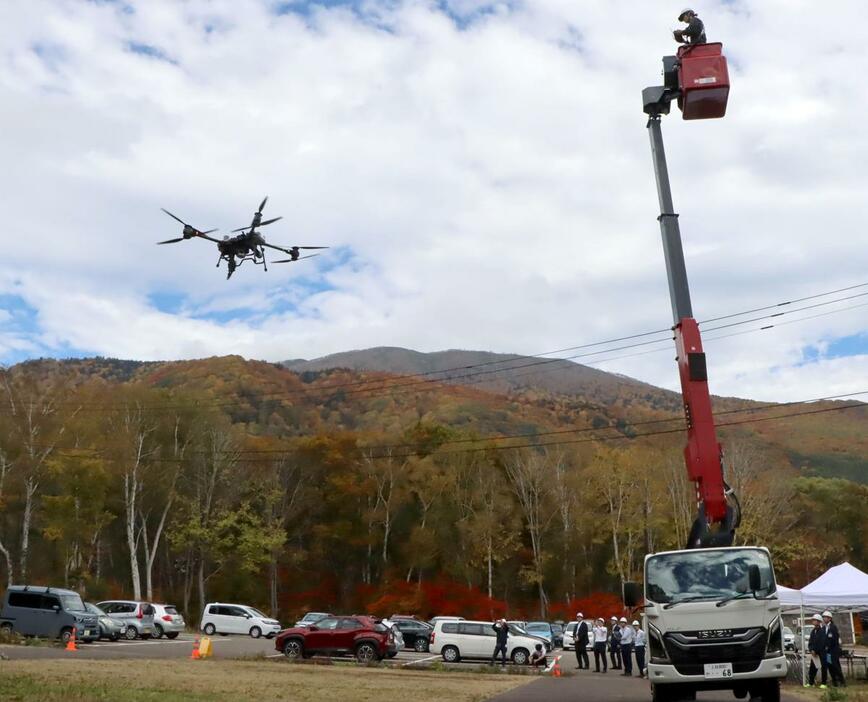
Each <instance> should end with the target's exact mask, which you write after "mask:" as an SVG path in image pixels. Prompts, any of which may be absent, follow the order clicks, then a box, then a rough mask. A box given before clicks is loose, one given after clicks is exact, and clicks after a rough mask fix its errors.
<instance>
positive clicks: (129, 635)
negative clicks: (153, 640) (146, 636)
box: [124, 626, 139, 641]
mask: <svg viewBox="0 0 868 702" xmlns="http://www.w3.org/2000/svg"><path fill="white" fill-rule="evenodd" d="M124 638H125V639H126V640H127V641H134V640H135V639H137V638H139V632H138V631H137V630H136V627H134V626H128V627H127V628H126V630H124Z"/></svg>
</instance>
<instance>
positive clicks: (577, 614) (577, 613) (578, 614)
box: [576, 612, 585, 621]
mask: <svg viewBox="0 0 868 702" xmlns="http://www.w3.org/2000/svg"><path fill="white" fill-rule="evenodd" d="M584 618H585V615H584V614H582V613H581V612H576V619H578V620H579V621H582V619H584Z"/></svg>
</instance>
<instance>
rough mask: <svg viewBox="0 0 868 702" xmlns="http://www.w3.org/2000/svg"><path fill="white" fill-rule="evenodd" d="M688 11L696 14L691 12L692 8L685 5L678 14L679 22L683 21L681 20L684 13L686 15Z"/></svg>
mask: <svg viewBox="0 0 868 702" xmlns="http://www.w3.org/2000/svg"><path fill="white" fill-rule="evenodd" d="M688 12H690V13H692V14H694V15H695V14H696V13H695V12H693V10H692V9H690V8H689V7H685V8H684V9H683V10H681V13H680V14H679V15H678V21H679V22H683V21H684V15H686V14H687V13H688Z"/></svg>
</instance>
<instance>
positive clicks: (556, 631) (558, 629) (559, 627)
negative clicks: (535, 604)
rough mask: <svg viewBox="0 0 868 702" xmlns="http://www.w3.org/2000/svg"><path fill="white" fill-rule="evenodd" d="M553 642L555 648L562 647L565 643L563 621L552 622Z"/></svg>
mask: <svg viewBox="0 0 868 702" xmlns="http://www.w3.org/2000/svg"><path fill="white" fill-rule="evenodd" d="M552 636H553V637H554V638H553V639H552V644H554V647H555V648H561V647H563V645H564V625H563V623H561V622H553V623H552Z"/></svg>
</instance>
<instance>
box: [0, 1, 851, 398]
mask: <svg viewBox="0 0 868 702" xmlns="http://www.w3.org/2000/svg"><path fill="white" fill-rule="evenodd" d="M848 8H849V10H848ZM697 9H698V10H699V12H700V14H701V16H702V17H703V18H704V20H705V21H706V24H707V28H708V31H709V36H710V37H712V38H718V39H722V40H723V41H724V46H725V51H726V53H727V56H728V58H729V61H730V72H731V77H732V82H733V90H732V94H731V98H730V105H729V110H728V113H727V116H726V118H725V119H724V120H719V121H707V122H682V121H681V120H680V119H679V117H678V115H677V114H673V115H670V116H669V117H668V118H666V123H665V125H664V135H665V138H666V140H667V153H668V156H669V159H670V170H671V173H672V181H673V182H672V185H673V191H674V194H675V200H676V209H677V210H678V211H679V213H680V215H681V219H680V222H681V228H682V234H683V236H684V241H685V253H686V256H687V265H688V271H689V276H690V280H691V285H692V292H693V301H694V310H695V313H696V315H697V317H698V318H701V319H702V318H709V317H715V316H719V315H725V314H729V313H732V312H737V311H741V310H748V309H752V308H755V307H759V306H764V305H769V304H774V303H777V302H781V301H784V300H790V299H794V298H799V297H803V296H809V295H814V294H817V293H822V292H826V291H830V290H834V289H838V288H843V287H845V286H849V285H857V284H859V283H863V282H868V276H866V273H865V271H866V270H868V249H866V247H865V246H864V245H863V244H862V242H861V238H860V237H859V236H858V234H854V232H859V231H861V230H862V228H863V226H864V225H863V223H864V221H865V218H866V215H868V212H866V209H868V204H866V200H865V197H864V192H865V191H866V188H868V182H866V181H868V175H866V174H865V173H864V169H863V168H862V167H861V163H862V162H863V161H864V158H862V155H864V154H868V136H865V135H864V134H863V133H864V129H863V125H862V123H861V121H860V120H861V117H860V115H861V114H863V113H864V112H865V111H866V110H868V96H866V95H863V94H862V93H859V92H858V91H857V92H856V93H854V92H853V90H852V86H851V85H849V83H848V82H847V80H846V78H845V76H846V75H847V73H848V72H851V73H852V71H854V70H857V69H858V68H859V67H864V68H868V49H866V48H865V47H868V42H862V41H861V40H859V41H847V42H846V43H842V42H841V41H840V40H839V39H838V38H837V37H835V36H834V35H831V34H830V35H828V36H827V35H826V34H824V33H820V34H818V33H817V32H816V31H814V30H813V29H812V27H815V26H825V25H826V23H827V18H826V17H825V14H824V11H823V8H821V7H813V6H803V7H802V8H801V10H800V11H799V12H794V11H792V10H791V8H790V7H789V6H788V5H786V4H781V3H774V2H772V3H769V2H768V1H767V0H762V1H761V0H743V1H742V2H738V3H722V2H716V1H713V0H709V1H708V2H703V3H701V4H700V5H699V6H698V8H697ZM861 9H862V7H861V5H858V4H856V3H855V2H845V3H844V4H843V5H842V11H843V14H844V15H845V16H846V15H848V13H849V14H850V15H854V16H855V14H858V13H859V12H861ZM673 14H674V13H673V10H672V6H671V4H670V3H668V2H663V0H659V1H658V0H655V1H654V2H648V3H641V4H637V3H632V2H630V3H628V2H626V0H624V1H620V0H611V1H608V2H586V3H585V2H583V3H562V2H559V1H558V0H536V1H535V2H533V3H520V2H504V3H488V2H476V1H474V0H454V1H450V2H436V1H433V0H432V1H431V2H420V1H400V0H384V1H380V0H367V1H365V2H356V3H347V2H320V3H281V2H275V1H274V0H232V1H230V0H214V1H208V0H189V1H188V2H185V3H177V2H174V0H149V1H148V2H142V1H130V2H89V3H66V2H56V1H54V0H32V1H30V0H28V1H26V2H25V0H14V1H13V2H12V3H9V4H4V5H0V40H2V41H3V43H4V47H5V53H4V56H3V59H2V60H3V62H4V66H3V69H4V70H2V71H0V100H2V101H3V104H4V110H3V111H2V113H0V128H2V129H3V132H4V134H7V135H8V134H14V135H15V137H14V139H13V138H7V139H5V140H2V141H0V158H3V160H4V162H5V163H14V164H17V167H16V168H13V169H6V170H5V171H4V172H3V173H0V188H2V191H3V193H4V201H6V202H9V203H13V204H14V207H13V208H11V211H10V212H9V213H8V215H7V217H6V220H5V223H4V226H6V227H7V229H6V231H5V234H6V236H5V237H4V243H5V244H6V246H5V247H4V259H3V262H2V263H0V302H2V305H0V362H3V363H14V362H17V361H20V360H24V359H26V358H29V357H32V356H37V355H51V356H67V355H82V354H100V355H105V356H115V357H122V358H139V359H168V358H195V357H200V356H205V355H218V354H227V353H237V354H241V355H244V356H247V357H251V358H264V359H267V360H274V361H277V360H282V359H285V358H298V357H306V358H311V357H316V356H319V355H324V354H328V353H334V352H339V351H344V350H347V349H352V348H365V347H370V346H378V345H390V346H406V347H411V348H416V349H419V350H423V351H433V350H440V349H445V348H468V349H486V350H493V351H501V352H518V353H538V352H541V351H546V350H548V349H554V348H563V347H567V346H573V345H578V344H582V343H588V342H593V341H597V340H600V339H606V338H612V337H616V336H624V335H628V334H632V333H637V332H643V331H646V330H649V329H657V328H661V327H664V326H667V325H668V324H669V323H671V322H670V319H669V303H668V299H667V286H666V280H665V270H664V267H663V261H662V253H661V250H660V241H659V231H658V226H657V222H656V216H657V214H658V212H657V208H656V197H655V192H654V184H653V175H652V173H651V169H650V156H649V153H648V142H647V133H646V130H645V119H644V116H643V115H642V113H641V109H640V102H639V94H640V91H641V89H642V88H643V87H645V86H646V85H649V84H651V83H653V82H654V81H655V80H657V78H658V76H659V70H660V69H659V66H660V57H661V56H662V55H664V54H666V53H669V52H671V51H672V50H673V49H674V44H673V42H672V41H671V31H672V29H674V28H675V27H676V26H677V21H676V18H675V17H674V16H673ZM613 17H614V18H617V26H618V27H619V28H620V31H618V32H613V31H612V27H613ZM861 31H863V30H862V28H861V26H860V28H859V29H858V32H861ZM577 38H578V40H577ZM866 38H868V37H866ZM577 41H580V44H581V51H576V46H577ZM805 45H810V46H811V47H812V59H811V62H810V63H809V64H807V65H806V64H804V63H798V62H795V63H794V62H793V61H792V60H791V57H792V55H793V51H792V47H793V46H805ZM797 63H798V65H797ZM842 67H847V70H846V71H845V70H842ZM769 76H775V80H774V81H773V82H772V83H771V84H770V82H769V80H768V77H769ZM264 193H268V194H269V201H268V205H267V209H266V210H265V212H266V214H267V215H268V216H278V215H281V216H283V219H282V220H280V221H279V222H276V223H274V224H273V225H270V226H269V227H268V228H267V229H266V230H265V233H266V236H267V238H268V240H269V241H272V242H275V243H278V244H280V245H284V246H290V245H328V246H331V247H332V248H330V249H328V250H326V251H324V252H323V253H322V255H321V256H319V257H317V258H314V259H309V260H307V261H301V262H298V263H294V264H291V265H289V264H287V265H284V266H281V265H274V266H270V267H269V272H268V273H267V274H266V273H264V272H263V271H262V270H261V269H260V268H259V267H253V266H250V265H249V264H245V265H244V266H243V267H241V268H240V269H239V270H238V272H237V273H236V275H234V276H233V278H232V280H231V281H226V279H225V270H224V269H217V268H215V266H214V264H215V262H216V258H217V257H216V252H215V251H214V250H213V245H212V244H210V243H208V242H203V241H185V242H181V243H179V244H174V245H167V246H160V247H157V246H155V243H156V242H157V241H161V240H164V239H168V238H171V237H173V236H177V235H178V232H179V229H180V227H179V225H177V223H175V222H173V221H172V220H170V219H169V218H168V217H166V216H165V215H164V214H163V213H162V212H161V211H160V208H161V207H165V208H167V209H169V210H170V211H172V212H175V213H176V214H178V215H179V216H181V217H183V218H185V219H186V220H187V221H190V222H191V223H193V224H195V225H196V226H199V227H201V228H203V229H204V228H210V227H218V228H219V230H220V231H219V234H218V235H220V236H222V235H223V234H224V233H227V232H228V231H229V230H231V229H234V228H236V227H238V226H241V225H242V224H244V223H245V222H247V221H249V218H250V214H251V212H252V210H253V208H255V206H256V204H258V203H259V202H260V201H261V199H262V197H263V194H264ZM843 296H845V294H842V295H839V296H838V297H843ZM834 297H835V296H832V298H834ZM832 298H824V299H832ZM859 302H860V300H856V299H854V300H852V301H848V300H841V301H840V302H838V303H834V304H832V305H829V306H828V307H827V308H819V309H816V310H812V311H811V312H812V313H813V314H811V313H809V312H805V313H804V314H803V315H797V314H792V315H789V316H787V317H784V318H783V319H784V320H787V321H788V322H789V321H792V322H793V323H787V324H782V323H780V324H778V325H777V326H776V327H774V328H772V329H769V330H767V331H763V332H759V331H757V332H756V333H752V334H744V335H739V336H733V337H728V338H721V339H714V340H710V341H709V343H708V345H707V346H708V352H709V363H710V372H711V373H712V377H713V383H712V388H713V390H714V391H715V392H718V393H721V394H728V395H741V396H746V397H756V398H758V399H798V398H803V397H810V396H821V395H826V394H835V393H836V392H844V391H846V390H848V389H854V386H856V385H859V384H860V383H863V382H864V380H863V379H864V378H865V377H866V376H868V334H866V330H868V308H865V307H861V308H860V307H857V306H856V305H857V303H859ZM826 311H828V312H834V313H833V314H825V312H826ZM821 312H822V313H824V314H823V315H822V316H819V315H817V314H816V313H821ZM808 317H811V318H808ZM779 321H780V320H779ZM762 324H763V322H758V323H756V324H755V325H753V326H755V327H756V328H757V329H758V328H759V327H760V326H762ZM750 328H752V326H751V325H744V326H743V327H738V328H737V329H738V330H747V329H750ZM615 355H618V356H625V355H627V354H624V353H619V354H615ZM600 367H602V368H604V369H606V370H611V371H614V372H619V373H624V374H628V375H632V376H634V377H638V378H641V379H643V380H647V381H649V382H652V383H655V384H657V385H663V386H666V387H674V386H675V385H676V384H677V376H676V374H675V373H674V370H673V366H672V364H671V358H670V357H669V356H668V355H667V354H664V353H659V354H647V355H637V356H631V357H629V358H618V359H615V360H611V361H608V362H602V363H601V364H600ZM857 389H861V388H857Z"/></svg>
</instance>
